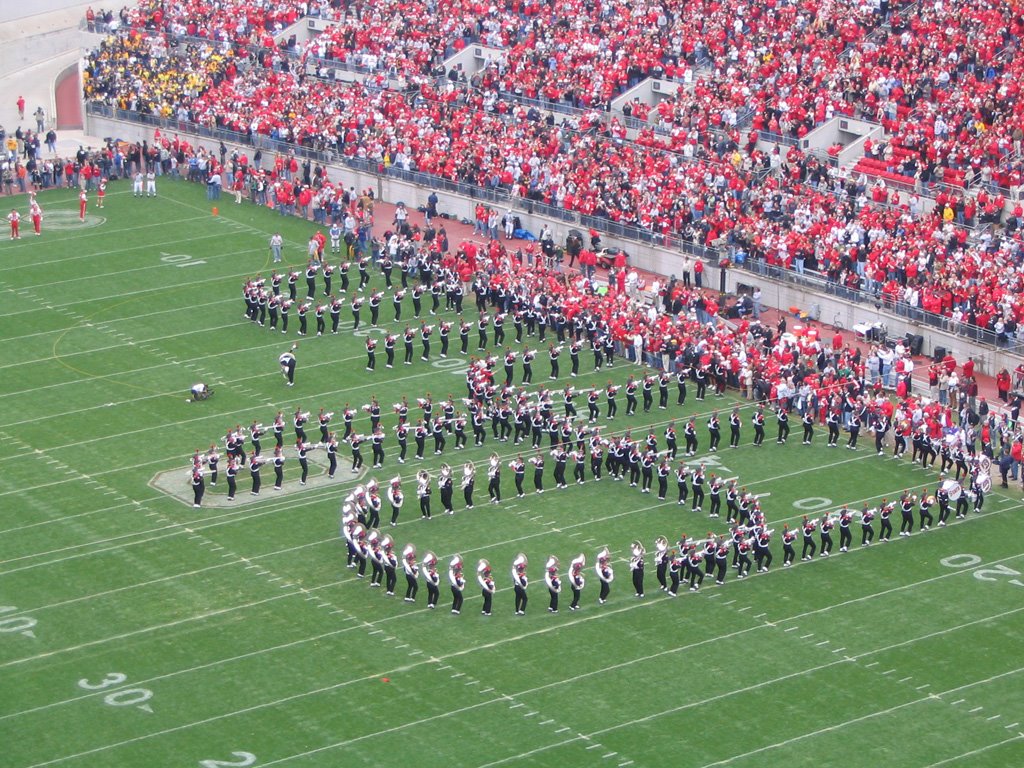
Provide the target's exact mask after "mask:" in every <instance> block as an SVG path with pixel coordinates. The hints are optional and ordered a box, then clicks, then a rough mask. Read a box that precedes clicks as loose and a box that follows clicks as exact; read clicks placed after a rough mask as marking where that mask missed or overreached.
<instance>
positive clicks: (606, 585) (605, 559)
mask: <svg viewBox="0 0 1024 768" xmlns="http://www.w3.org/2000/svg"><path fill="white" fill-rule="evenodd" d="M611 559H612V558H611V553H610V552H609V551H608V548H607V547H605V548H604V549H602V550H601V551H600V552H598V553H597V563H595V564H594V570H595V572H596V573H597V578H598V580H599V581H600V582H601V593H600V594H599V595H598V597H597V602H598V603H600V604H601V605H604V604H605V603H606V602H608V595H609V593H610V592H611V589H612V582H613V581H614V580H615V571H614V570H612V565H611Z"/></svg>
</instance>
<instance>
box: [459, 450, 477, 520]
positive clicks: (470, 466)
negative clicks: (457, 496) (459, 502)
mask: <svg viewBox="0 0 1024 768" xmlns="http://www.w3.org/2000/svg"><path fill="white" fill-rule="evenodd" d="M475 485H476V465H475V464H474V463H473V462H472V461H467V462H466V463H465V464H463V465H462V497H463V499H464V500H465V502H466V509H472V508H473V488H474V486H475Z"/></svg>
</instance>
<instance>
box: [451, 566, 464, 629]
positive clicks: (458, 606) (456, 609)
mask: <svg viewBox="0 0 1024 768" xmlns="http://www.w3.org/2000/svg"><path fill="white" fill-rule="evenodd" d="M448 584H449V585H450V586H451V590H452V613H454V614H455V615H456V616H458V615H459V614H460V613H462V599H463V595H462V593H463V591H465V589H466V577H465V576H464V575H463V574H462V555H455V556H454V557H452V559H451V562H449V563H448Z"/></svg>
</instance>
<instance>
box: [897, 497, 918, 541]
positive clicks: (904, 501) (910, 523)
mask: <svg viewBox="0 0 1024 768" xmlns="http://www.w3.org/2000/svg"><path fill="white" fill-rule="evenodd" d="M916 502H917V497H916V496H914V495H912V494H911V493H910V491H907V490H904V491H903V495H902V496H900V514H901V515H902V517H903V519H902V521H901V522H900V536H910V535H911V534H912V533H913V532H914V504H915V503H916Z"/></svg>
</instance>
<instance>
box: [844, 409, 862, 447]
mask: <svg viewBox="0 0 1024 768" xmlns="http://www.w3.org/2000/svg"><path fill="white" fill-rule="evenodd" d="M849 429H850V439H849V440H848V441H847V442H846V447H847V448H849V449H850V450H851V451H856V450H857V436H858V435H859V434H860V413H858V411H857V409H856V408H854V410H853V412H852V413H851V414H850V425H849Z"/></svg>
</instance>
